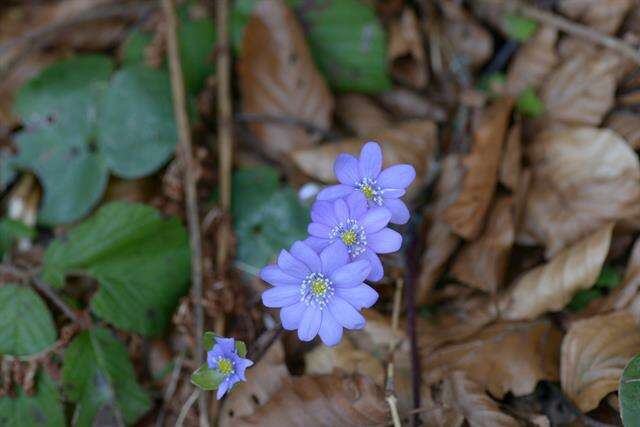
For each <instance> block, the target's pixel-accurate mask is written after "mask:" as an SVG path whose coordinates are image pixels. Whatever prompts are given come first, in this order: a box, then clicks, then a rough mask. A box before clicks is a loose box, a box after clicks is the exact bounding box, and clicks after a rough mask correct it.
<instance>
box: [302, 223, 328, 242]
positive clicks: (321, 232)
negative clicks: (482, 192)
mask: <svg viewBox="0 0 640 427" xmlns="http://www.w3.org/2000/svg"><path fill="white" fill-rule="evenodd" d="M307 233H309V234H310V235H312V236H313V237H319V238H321V239H328V238H329V236H330V235H331V227H329V226H328V225H325V224H320V223H319V222H312V223H311V224H309V225H308V226H307Z"/></svg>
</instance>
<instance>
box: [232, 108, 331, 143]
mask: <svg viewBox="0 0 640 427" xmlns="http://www.w3.org/2000/svg"><path fill="white" fill-rule="evenodd" d="M235 120H236V121H237V122H238V123H251V122H255V123H275V124H280V125H284V126H295V127H299V128H302V129H304V130H305V131H307V132H309V133H314V134H318V135H320V136H321V137H322V139H336V138H338V135H336V134H335V133H333V132H331V131H330V130H327V129H324V128H321V127H318V126H316V125H314V124H313V123H311V122H308V121H306V120H301V119H299V118H297V117H291V116H273V115H268V114H251V113H242V114H236V116H235Z"/></svg>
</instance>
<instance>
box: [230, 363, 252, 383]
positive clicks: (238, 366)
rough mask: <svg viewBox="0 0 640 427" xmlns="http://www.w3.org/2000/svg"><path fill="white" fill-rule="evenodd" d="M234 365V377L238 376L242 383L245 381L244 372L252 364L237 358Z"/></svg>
mask: <svg viewBox="0 0 640 427" xmlns="http://www.w3.org/2000/svg"><path fill="white" fill-rule="evenodd" d="M234 365H235V370H236V375H237V376H238V378H239V379H241V380H242V381H246V380H247V377H245V375H244V372H245V371H246V370H247V368H248V367H249V366H251V365H253V362H252V361H251V360H249V359H243V358H240V357H239V358H238V360H237V361H236V363H235V364H234Z"/></svg>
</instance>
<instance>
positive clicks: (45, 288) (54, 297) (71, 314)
mask: <svg viewBox="0 0 640 427" xmlns="http://www.w3.org/2000/svg"><path fill="white" fill-rule="evenodd" d="M31 283H33V286H35V287H36V288H37V289H38V290H39V291H40V292H42V293H43V294H45V295H46V297H47V298H49V299H50V300H51V302H52V303H53V304H55V306H56V307H58V308H59V309H60V311H62V312H63V313H64V315H65V316H67V317H68V318H69V319H70V320H72V321H73V322H74V323H80V319H79V318H78V314H77V313H76V312H75V311H73V310H72V309H71V308H70V307H69V306H68V305H67V304H66V303H65V302H64V301H62V299H61V298H60V296H59V295H58V294H57V293H56V291H54V290H53V289H52V288H51V286H49V285H48V284H46V283H44V282H43V281H42V280H40V279H38V278H37V277H35V276H34V277H32V278H31Z"/></svg>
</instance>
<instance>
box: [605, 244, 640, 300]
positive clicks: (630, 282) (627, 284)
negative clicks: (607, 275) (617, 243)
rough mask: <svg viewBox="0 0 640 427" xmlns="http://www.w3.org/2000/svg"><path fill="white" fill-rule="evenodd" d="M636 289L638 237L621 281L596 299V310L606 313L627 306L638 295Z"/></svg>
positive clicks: (639, 261)
mask: <svg viewBox="0 0 640 427" xmlns="http://www.w3.org/2000/svg"><path fill="white" fill-rule="evenodd" d="M638 289H640V239H637V240H636V242H635V243H634V245H633V249H632V250H631V256H630V257H629V261H628V263H627V269H626V271H625V273H624V278H623V279H622V283H621V284H620V285H619V286H618V287H617V288H615V289H614V290H613V291H611V293H610V294H609V295H607V297H606V298H604V299H603V300H601V301H598V305H597V310H598V311H599V312H600V313H606V312H609V311H620V310H623V309H625V308H627V307H628V306H629V305H630V304H631V303H632V301H633V299H634V298H636V297H637V296H638Z"/></svg>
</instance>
